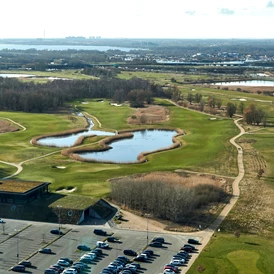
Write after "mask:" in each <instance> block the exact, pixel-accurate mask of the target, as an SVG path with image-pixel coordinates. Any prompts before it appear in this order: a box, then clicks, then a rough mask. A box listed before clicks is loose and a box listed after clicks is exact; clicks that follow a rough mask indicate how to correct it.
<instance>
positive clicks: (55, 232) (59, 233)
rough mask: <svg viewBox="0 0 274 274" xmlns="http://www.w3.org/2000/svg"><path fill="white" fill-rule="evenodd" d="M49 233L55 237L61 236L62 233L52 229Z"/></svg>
mask: <svg viewBox="0 0 274 274" xmlns="http://www.w3.org/2000/svg"><path fill="white" fill-rule="evenodd" d="M50 233H51V234H56V235H63V234H64V233H63V232H62V231H61V230H59V229H52V230H51V231H50Z"/></svg>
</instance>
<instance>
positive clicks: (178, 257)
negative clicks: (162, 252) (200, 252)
mask: <svg viewBox="0 0 274 274" xmlns="http://www.w3.org/2000/svg"><path fill="white" fill-rule="evenodd" d="M193 244H195V245H198V244H200V243H199V241H197V240H195V239H188V243H187V244H185V245H184V246H183V247H181V248H180V250H179V252H177V253H176V254H174V255H173V256H172V259H171V261H170V263H169V264H166V265H165V266H164V274H175V273H178V272H179V271H180V269H179V267H180V266H182V265H186V264H187V263H188V261H189V259H190V258H191V253H193V252H197V248H196V247H195V246H194V245H193Z"/></svg>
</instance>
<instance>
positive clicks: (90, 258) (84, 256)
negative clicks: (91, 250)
mask: <svg viewBox="0 0 274 274" xmlns="http://www.w3.org/2000/svg"><path fill="white" fill-rule="evenodd" d="M80 259H81V260H82V259H86V260H89V261H92V260H93V259H94V257H92V256H89V255H87V254H85V255H83V256H82V257H81V258H80Z"/></svg>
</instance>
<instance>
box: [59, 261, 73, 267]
mask: <svg viewBox="0 0 274 274" xmlns="http://www.w3.org/2000/svg"><path fill="white" fill-rule="evenodd" d="M57 264H58V265H61V266H70V263H69V262H68V261H65V260H59V261H58V262H57Z"/></svg>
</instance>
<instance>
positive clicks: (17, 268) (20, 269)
mask: <svg viewBox="0 0 274 274" xmlns="http://www.w3.org/2000/svg"><path fill="white" fill-rule="evenodd" d="M11 270H12V271H15V272H25V270H26V268H25V266H23V265H15V266H13V267H12V268H11Z"/></svg>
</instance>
